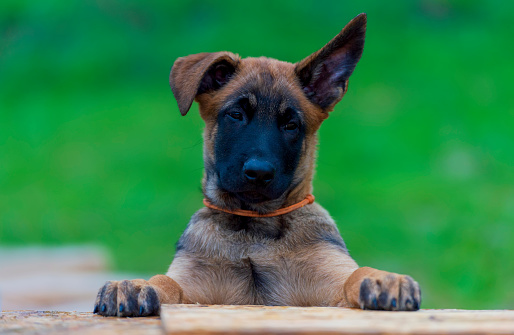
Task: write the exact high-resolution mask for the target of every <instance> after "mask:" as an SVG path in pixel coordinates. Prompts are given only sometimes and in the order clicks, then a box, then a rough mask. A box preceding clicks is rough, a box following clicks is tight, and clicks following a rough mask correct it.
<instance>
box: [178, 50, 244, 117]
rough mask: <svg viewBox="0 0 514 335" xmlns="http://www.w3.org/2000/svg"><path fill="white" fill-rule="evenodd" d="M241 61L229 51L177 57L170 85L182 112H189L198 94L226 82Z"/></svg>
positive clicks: (215, 88) (183, 113)
mask: <svg viewBox="0 0 514 335" xmlns="http://www.w3.org/2000/svg"><path fill="white" fill-rule="evenodd" d="M239 60H240V58H239V56H237V55H234V54H233V53H230V52H214V53H200V54H196V55H190V56H187V57H181V58H179V59H177V60H176V61H175V63H174V64H173V67H172V68H171V73H170V86H171V91H172V92H173V95H174V96H175V99H176V100H177V103H178V109H179V110H180V114H182V116H184V115H186V114H187V112H188V111H189V108H191V104H192V103H193V100H194V99H195V97H196V96H197V95H198V94H201V93H205V92H209V91H212V90H217V89H219V88H220V87H221V86H223V85H225V84H226V83H227V82H228V81H229V80H230V78H231V76H232V75H233V74H234V72H235V71H236V68H237V65H238V63H239Z"/></svg>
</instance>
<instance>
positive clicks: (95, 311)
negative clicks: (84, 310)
mask: <svg viewBox="0 0 514 335" xmlns="http://www.w3.org/2000/svg"><path fill="white" fill-rule="evenodd" d="M97 313H98V305H95V309H94V310H93V314H97Z"/></svg>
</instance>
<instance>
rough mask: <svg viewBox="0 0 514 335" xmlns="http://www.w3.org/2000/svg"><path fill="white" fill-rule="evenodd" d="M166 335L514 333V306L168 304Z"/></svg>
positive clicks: (163, 312) (165, 312)
mask: <svg viewBox="0 0 514 335" xmlns="http://www.w3.org/2000/svg"><path fill="white" fill-rule="evenodd" d="M161 317H162V321H163V325H164V328H165V330H166V333H167V334H514V311H466V310H421V311H418V312H384V311H362V310H357V309H348V308H329V307H264V306H200V305H167V306H166V305H165V306H163V310H162V313H161Z"/></svg>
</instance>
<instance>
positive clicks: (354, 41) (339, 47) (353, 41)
mask: <svg viewBox="0 0 514 335" xmlns="http://www.w3.org/2000/svg"><path fill="white" fill-rule="evenodd" d="M365 33H366V14H359V15H358V16H356V17H355V18H354V19H353V20H351V21H350V22H349V23H348V24H347V25H346V26H345V27H344V28H343V30H341V32H340V33H339V34H337V36H336V37H334V38H333V39H332V40H331V41H330V42H328V43H327V45H325V46H324V47H323V48H321V49H320V50H318V51H317V52H315V53H313V54H312V55H310V56H309V57H307V58H305V59H304V60H302V61H301V62H299V63H297V64H296V68H295V71H296V75H297V76H298V78H299V79H300V83H301V85H302V87H303V91H304V92H305V94H306V95H307V97H308V98H309V99H310V100H311V101H312V102H313V103H315V104H317V105H318V106H320V107H321V108H322V109H323V110H324V111H326V112H328V111H331V110H332V109H333V108H334V106H335V104H336V103H337V102H339V100H341V98H342V97H343V95H344V94H345V93H346V90H347V89H348V78H350V75H351V74H352V72H353V70H354V69H355V66H356V65H357V62H358V61H359V59H360V58H361V55H362V50H363V48H364V36H365Z"/></svg>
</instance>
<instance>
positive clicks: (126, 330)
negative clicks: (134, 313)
mask: <svg viewBox="0 0 514 335" xmlns="http://www.w3.org/2000/svg"><path fill="white" fill-rule="evenodd" d="M0 334H2V335H7V334H9V335H10V334H24V335H31V334H74V335H75V334H77V335H98V334H105V335H115V334H128V335H130V334H134V335H135V334H145V335H146V334H148V335H162V334H164V332H163V329H162V326H161V320H160V318H158V317H150V318H134V319H130V318H104V317H103V316H98V315H94V314H93V313H77V312H41V311H13V312H3V313H2V314H1V316H0Z"/></svg>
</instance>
